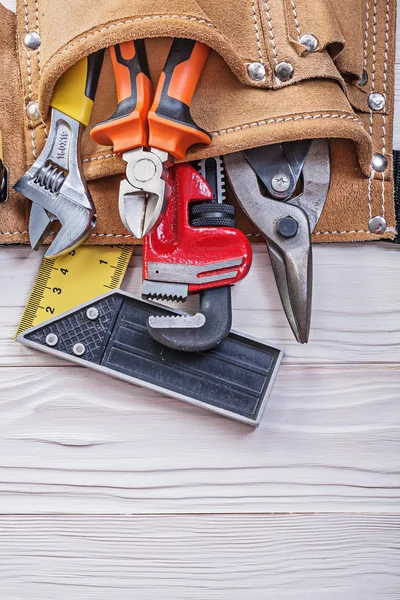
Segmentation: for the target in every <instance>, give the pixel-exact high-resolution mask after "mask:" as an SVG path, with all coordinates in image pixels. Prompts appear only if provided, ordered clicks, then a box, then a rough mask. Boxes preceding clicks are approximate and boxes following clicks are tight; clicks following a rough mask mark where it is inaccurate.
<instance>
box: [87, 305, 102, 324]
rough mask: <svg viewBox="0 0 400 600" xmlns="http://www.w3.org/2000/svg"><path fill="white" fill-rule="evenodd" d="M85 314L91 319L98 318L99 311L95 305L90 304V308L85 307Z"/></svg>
mask: <svg viewBox="0 0 400 600" xmlns="http://www.w3.org/2000/svg"><path fill="white" fill-rule="evenodd" d="M86 316H87V318H88V319H90V320H91V321H95V320H96V319H98V318H99V311H98V310H97V308H96V307H95V306H91V307H90V308H88V309H87V311H86Z"/></svg>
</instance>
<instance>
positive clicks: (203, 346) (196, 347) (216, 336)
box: [147, 285, 232, 352]
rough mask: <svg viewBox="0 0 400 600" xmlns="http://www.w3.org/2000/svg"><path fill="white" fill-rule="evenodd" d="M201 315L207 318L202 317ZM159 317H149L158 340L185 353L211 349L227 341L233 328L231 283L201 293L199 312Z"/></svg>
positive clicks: (152, 335) (149, 327)
mask: <svg viewBox="0 0 400 600" xmlns="http://www.w3.org/2000/svg"><path fill="white" fill-rule="evenodd" d="M199 314H200V315H202V316H203V319H201V318H199V317H198V315H199ZM162 318H163V317H161V319H162ZM158 319H159V317H149V319H148V320H147V330H148V332H149V333H150V335H151V337H152V338H153V339H154V340H155V341H156V342H159V343H160V344H162V345H163V346H167V348H172V349H173V350H180V351H183V352H205V351H206V350H211V349H212V348H215V347H216V346H218V345H219V344H220V343H221V342H223V341H224V339H225V338H226V337H227V336H228V334H229V332H230V330H231V327H232V302H231V286H229V285H225V286H222V287H219V288H210V289H206V290H204V291H203V292H200V313H197V314H196V315H181V316H178V317H175V318H173V319H171V320H169V319H168V318H167V320H164V321H159V320H158ZM164 319H165V317H164ZM187 319H188V320H189V326H188V321H187ZM201 322H202V323H203V324H201ZM193 323H195V326H193ZM196 323H197V325H196Z"/></svg>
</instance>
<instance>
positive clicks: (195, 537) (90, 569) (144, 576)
mask: <svg viewBox="0 0 400 600" xmlns="http://www.w3.org/2000/svg"><path fill="white" fill-rule="evenodd" d="M399 520H400V517H399V515H340V516H339V515H309V516H304V515H269V516H266V515H262V516H242V515H234V516H224V515H222V516H198V515H189V516H185V517H182V516H178V517H167V518H166V517H152V518H149V517H136V518H133V517H122V516H116V517H111V516H110V517H92V518H88V517H87V516H78V517H64V516H63V517H54V516H46V517H41V518H27V517H16V518H7V517H2V518H0V578H1V582H2V597H3V598H4V600H17V599H18V600H22V599H24V600H25V599H27V598H29V600H42V599H43V598H57V600H64V599H65V600H66V599H68V600H69V599H70V598H76V599H79V598H82V599H83V598H85V600H99V599H101V600H103V599H106V598H112V599H113V600H131V599H132V598H140V600H155V599H156V598H157V599H162V600H170V599H171V600H176V599H177V598H179V600H204V599H205V598H207V600H244V599H245V600H298V599H299V598H300V599H301V600H303V599H304V600H321V599H322V598H323V600H398V598H399V589H400V587H399V577H400V562H399V560H398V550H397V548H398V546H399V543H400V535H399Z"/></svg>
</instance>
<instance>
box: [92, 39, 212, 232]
mask: <svg viewBox="0 0 400 600" xmlns="http://www.w3.org/2000/svg"><path fill="white" fill-rule="evenodd" d="M110 53H111V60H112V64H113V69H114V76H115V81H116V87H117V97H118V106H117V110H116V111H115V113H114V114H113V116H112V117H111V118H110V119H108V120H107V121H104V122H102V123H98V124H97V125H95V126H94V127H93V128H92V130H91V134H90V135H91V137H92V139H93V140H94V141H95V142H97V143H98V144H102V145H108V146H110V145H112V146H113V148H114V152H115V153H116V154H120V155H122V158H123V159H124V160H125V161H126V163H127V166H126V179H124V180H123V181H122V182H121V184H120V191H119V211H120V215H121V219H122V221H123V223H124V225H125V226H126V228H127V229H128V230H129V231H130V232H131V233H132V234H133V235H134V236H136V237H137V238H142V237H144V236H145V235H147V234H148V233H150V232H151V231H152V230H154V229H155V228H156V227H157V226H158V225H159V223H160V222H161V220H162V217H163V216H164V214H165V212H166V209H167V206H168V201H169V188H168V184H167V181H166V179H167V178H166V173H167V169H168V168H169V167H171V166H172V164H173V163H174V161H175V159H180V160H182V159H184V158H185V156H186V152H187V150H188V148H190V146H192V145H193V144H209V143H210V141H211V136H210V135H209V134H208V133H207V132H206V131H205V130H203V129H201V128H200V127H198V126H197V125H196V123H195V122H194V121H193V119H192V117H191V114H190V104H191V101H192V98H193V94H194V92H195V89H196V87H197V83H198V81H199V78H200V75H201V73H202V70H203V67H204V65H205V63H206V60H207V57H208V53H209V48H208V47H207V46H205V45H204V44H202V43H200V42H195V41H193V40H187V39H174V41H173V42H172V46H171V49H170V52H169V55H168V58H167V61H166V63H165V66H164V69H163V71H162V73H161V75H160V78H159V81H158V84H157V87H156V91H155V94H154V99H153V94H152V85H151V81H150V77H149V68H148V63H147V56H146V49H145V45H144V40H135V41H132V42H125V43H121V44H118V45H116V46H113V47H111V48H110Z"/></svg>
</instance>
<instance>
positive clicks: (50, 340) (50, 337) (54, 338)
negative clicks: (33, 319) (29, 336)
mask: <svg viewBox="0 0 400 600" xmlns="http://www.w3.org/2000/svg"><path fill="white" fill-rule="evenodd" d="M46 344H47V345H48V346H56V345H57V344H58V335H56V334H55V333H49V334H47V335H46Z"/></svg>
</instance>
